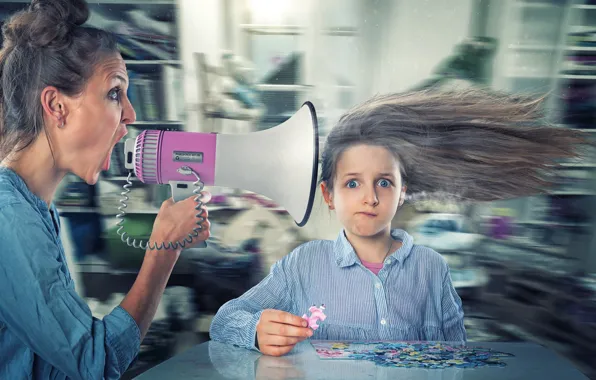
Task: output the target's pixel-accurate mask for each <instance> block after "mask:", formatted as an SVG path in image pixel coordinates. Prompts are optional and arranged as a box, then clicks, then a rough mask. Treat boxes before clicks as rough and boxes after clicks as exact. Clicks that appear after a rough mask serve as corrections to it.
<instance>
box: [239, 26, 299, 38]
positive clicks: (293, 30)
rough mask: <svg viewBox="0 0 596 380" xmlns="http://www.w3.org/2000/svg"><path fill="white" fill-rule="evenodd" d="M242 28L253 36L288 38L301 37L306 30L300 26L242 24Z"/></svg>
mask: <svg viewBox="0 0 596 380" xmlns="http://www.w3.org/2000/svg"><path fill="white" fill-rule="evenodd" d="M240 28H241V29H244V30H245V31H247V32H250V33H253V34H263V35H269V34H272V35H288V36H295V35H300V34H302V33H304V30H305V28H304V27H302V26H299V25H266V24H241V25H240Z"/></svg>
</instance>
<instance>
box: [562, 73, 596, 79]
mask: <svg viewBox="0 0 596 380" xmlns="http://www.w3.org/2000/svg"><path fill="white" fill-rule="evenodd" d="M559 78H561V79H576V80H596V75H575V74H565V75H559Z"/></svg>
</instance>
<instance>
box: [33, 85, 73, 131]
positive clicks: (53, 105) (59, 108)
mask: <svg viewBox="0 0 596 380" xmlns="http://www.w3.org/2000/svg"><path fill="white" fill-rule="evenodd" d="M40 100H41V107H42V108H43V113H44V116H45V117H44V119H45V120H46V121H49V123H50V125H52V126H54V125H56V126H58V127H59V128H63V127H64V125H65V123H66V114H67V110H66V106H65V103H64V98H63V96H62V94H61V93H60V92H59V91H58V89H57V88H56V87H52V86H48V87H46V88H44V89H43V91H42V92H41V99H40ZM46 126H47V124H46Z"/></svg>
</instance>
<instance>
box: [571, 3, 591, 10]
mask: <svg viewBox="0 0 596 380" xmlns="http://www.w3.org/2000/svg"><path fill="white" fill-rule="evenodd" d="M572 8H573V9H583V10H596V5H590V4H578V5H573V6H572Z"/></svg>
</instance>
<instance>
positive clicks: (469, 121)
mask: <svg viewBox="0 0 596 380" xmlns="http://www.w3.org/2000/svg"><path fill="white" fill-rule="evenodd" d="M541 104H542V101H541V99H538V100H532V99H525V98H520V97H512V96H507V95H505V94H495V93H492V92H488V91H484V90H465V91H460V92H449V93H445V92H433V91H430V90H428V91H423V92H414V93H408V94H390V95H385V96H378V97H375V98H373V99H371V100H369V101H366V102H365V103H363V104H361V105H359V106H357V107H355V108H354V109H352V110H350V111H349V112H348V113H347V114H345V115H344V116H343V117H342V118H341V119H340V120H339V122H338V124H337V126H335V128H334V129H333V130H332V131H331V132H330V134H329V136H328V137H327V142H326V144H325V147H324V151H323V155H322V173H321V190H322V192H323V197H324V199H325V202H326V203H327V204H328V206H329V209H330V210H334V211H335V213H336V215H337V217H338V218H339V221H340V222H341V224H342V225H343V226H344V228H343V229H342V231H341V232H340V233H339V234H338V236H337V239H335V241H327V240H318V241H312V242H308V243H305V244H303V245H301V246H299V247H298V248H296V249H295V250H294V251H293V252H291V253H290V254H289V255H287V256H286V257H284V258H283V259H281V260H280V261H279V262H277V263H276V264H275V265H273V266H272V268H271V272H270V274H269V275H268V276H267V277H266V278H265V279H263V280H262V281H261V282H260V283H259V284H258V285H256V286H255V287H254V288H252V289H250V290H249V291H248V292H246V293H245V294H244V295H242V296H241V297H239V298H237V299H234V300H231V301H229V302H227V303H226V304H225V305H223V306H222V307H221V309H220V310H219V311H218V313H217V315H216V316H215V318H214V320H213V323H212V325H211V331H210V334H211V338H212V339H213V340H215V341H220V342H225V343H230V344H234V345H238V346H241V347H245V348H249V349H255V350H260V351H261V352H262V353H264V354H267V355H274V356H280V355H284V354H286V353H288V352H290V351H291V350H292V348H293V347H294V345H295V344H296V343H298V342H299V341H301V340H304V339H306V338H309V337H312V338H313V339H326V340H435V341H436V340H439V341H465V340H466V331H465V329H464V324H463V317H464V313H463V310H462V303H461V300H460V298H459V296H458V294H457V292H456V291H455V289H454V287H453V285H452V282H451V278H450V273H449V268H448V266H447V263H446V261H445V259H444V258H443V257H442V256H441V255H440V254H438V253H437V252H435V251H433V250H432V249H429V248H427V247H423V246H419V245H416V244H415V242H414V241H413V239H412V237H411V236H410V235H409V234H408V233H407V232H406V231H403V230H400V229H394V230H391V228H390V225H391V220H392V219H393V217H394V215H395V213H396V211H397V209H398V208H399V207H400V206H401V205H402V204H403V203H404V200H405V196H406V189H407V190H408V192H410V193H412V197H413V198H416V197H419V196H421V195H423V196H427V197H428V196H435V197H445V196H449V197H451V198H452V199H456V200H458V201H461V202H465V201H492V200H497V199H506V198H514V197H520V196H526V195H532V194H537V193H542V192H545V191H546V190H547V187H548V186H547V185H549V179H550V178H552V176H551V171H553V170H556V168H557V161H558V160H560V159H562V158H569V157H574V156H575V154H576V152H575V149H574V148H576V147H577V146H578V144H580V143H582V142H583V139H582V138H581V136H580V135H579V132H577V131H575V130H572V129H565V128H555V127H551V126H549V125H547V123H545V122H544V121H543V120H541V118H540V113H539V110H540V107H541ZM322 304H324V305H325V310H324V311H325V314H326V316H327V318H326V319H325V320H324V321H322V322H319V327H318V328H317V329H315V330H313V329H311V328H309V327H307V325H306V322H305V319H303V318H302V317H301V316H303V314H305V313H306V314H307V315H308V309H309V307H310V306H312V305H316V306H319V305H322Z"/></svg>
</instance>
